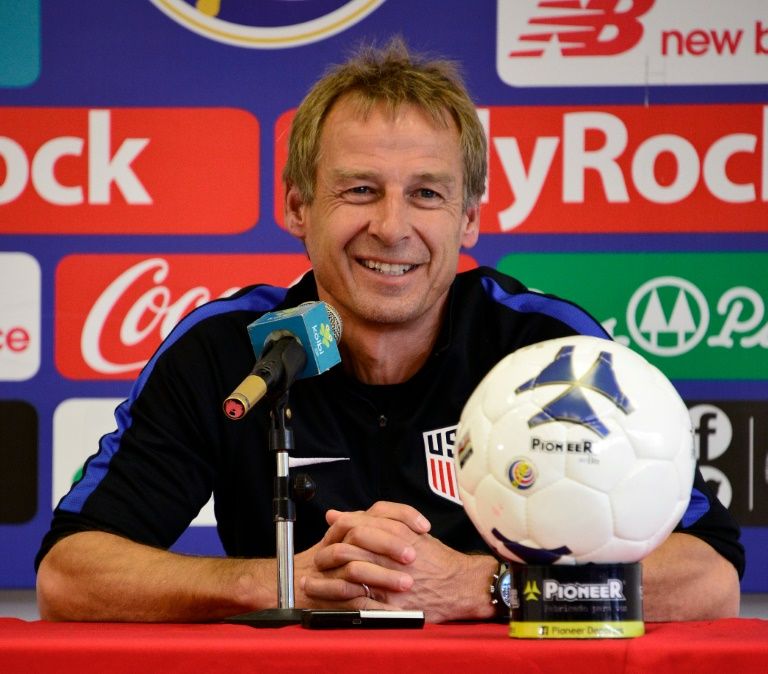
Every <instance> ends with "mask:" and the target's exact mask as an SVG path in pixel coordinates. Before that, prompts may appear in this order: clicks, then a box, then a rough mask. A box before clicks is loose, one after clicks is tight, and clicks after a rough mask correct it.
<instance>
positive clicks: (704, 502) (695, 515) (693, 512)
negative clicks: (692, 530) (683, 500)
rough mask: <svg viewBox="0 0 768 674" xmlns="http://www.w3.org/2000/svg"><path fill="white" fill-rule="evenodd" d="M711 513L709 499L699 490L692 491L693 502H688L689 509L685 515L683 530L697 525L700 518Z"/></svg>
mask: <svg viewBox="0 0 768 674" xmlns="http://www.w3.org/2000/svg"><path fill="white" fill-rule="evenodd" d="M708 511H709V499H708V498H707V497H706V496H705V495H704V494H703V493H701V492H700V491H699V490H698V489H696V488H693V489H691V500H690V501H689V502H688V508H686V510H685V512H684V513H683V520H682V523H683V528H688V527H689V526H691V525H692V524H695V523H696V522H697V521H698V520H699V518H700V517H702V516H703V515H706V514H707V512H708Z"/></svg>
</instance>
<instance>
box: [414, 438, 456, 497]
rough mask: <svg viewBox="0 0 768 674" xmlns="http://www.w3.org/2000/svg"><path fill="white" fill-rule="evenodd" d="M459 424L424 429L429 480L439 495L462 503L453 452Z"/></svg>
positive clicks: (431, 486) (430, 486)
mask: <svg viewBox="0 0 768 674" xmlns="http://www.w3.org/2000/svg"><path fill="white" fill-rule="evenodd" d="M457 428H458V426H446V427H445V428H438V429H435V430H433V431H424V433H423V434H422V437H423V438H424V455H425V457H426V461H427V482H428V484H429V488H430V489H431V490H432V491H433V492H434V493H435V494H437V495H438V496H442V497H443V498H447V499H448V500H449V501H453V502H454V503H458V504H459V505H461V498H460V497H459V482H458V480H457V479H456V466H455V465H454V462H453V454H454V449H455V446H456V429H457Z"/></svg>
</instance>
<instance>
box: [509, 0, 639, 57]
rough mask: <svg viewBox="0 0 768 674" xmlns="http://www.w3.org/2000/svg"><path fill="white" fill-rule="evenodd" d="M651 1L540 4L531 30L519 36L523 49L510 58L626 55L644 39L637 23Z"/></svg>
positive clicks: (546, 1)
mask: <svg viewBox="0 0 768 674" xmlns="http://www.w3.org/2000/svg"><path fill="white" fill-rule="evenodd" d="M653 3H654V0H633V1H631V2H626V1H622V0H587V2H584V1H583V0H561V1H555V0H540V2H539V3H538V4H537V6H536V8H537V10H538V12H537V15H536V16H534V17H532V18H531V19H530V20H529V21H528V27H529V29H530V30H528V31H527V32H524V33H522V34H521V35H519V36H518V41H519V43H520V44H521V45H524V48H522V49H515V50H512V51H511V52H509V56H510V57H531V56H534V57H535V56H542V55H543V54H544V53H545V51H546V50H547V49H557V48H559V49H560V53H561V55H562V56H612V55H615V54H621V53H623V52H626V51H629V50H630V49H632V48H633V47H634V46H635V45H637V44H638V43H639V42H640V40H641V39H642V37H643V25H642V24H641V23H640V21H639V20H638V19H639V18H640V17H641V16H642V15H643V14H645V13H646V12H647V11H648V10H649V9H650V8H651V7H652V6H653Z"/></svg>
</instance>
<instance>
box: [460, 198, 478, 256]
mask: <svg viewBox="0 0 768 674" xmlns="http://www.w3.org/2000/svg"><path fill="white" fill-rule="evenodd" d="M479 236H480V204H471V205H469V206H467V208H466V209H465V211H464V224H463V226H462V230H461V247H462V248H472V246H474V245H475V244H476V243H477V239H478V237H479Z"/></svg>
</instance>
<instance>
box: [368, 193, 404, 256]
mask: <svg viewBox="0 0 768 674" xmlns="http://www.w3.org/2000/svg"><path fill="white" fill-rule="evenodd" d="M368 231H369V233H370V234H371V235H372V236H374V237H376V238H377V239H379V240H380V241H381V242H382V243H384V244H386V245H388V246H391V245H394V244H396V243H397V242H398V241H401V240H402V239H404V238H406V237H407V236H408V233H409V231H410V225H409V224H408V205H407V204H406V202H405V198H404V197H403V196H402V195H400V194H388V195H386V196H385V197H384V198H382V199H380V200H379V201H378V202H377V203H376V207H375V208H374V211H373V214H372V216H371V221H370V223H369V225H368Z"/></svg>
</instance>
